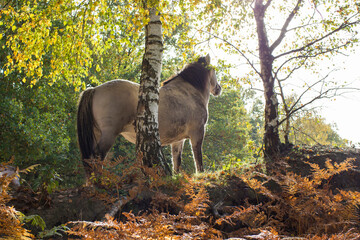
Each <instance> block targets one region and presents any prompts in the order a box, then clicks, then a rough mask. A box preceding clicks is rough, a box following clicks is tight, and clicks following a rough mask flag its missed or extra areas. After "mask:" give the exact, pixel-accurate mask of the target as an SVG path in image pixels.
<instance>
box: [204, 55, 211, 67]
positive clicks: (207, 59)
mask: <svg viewBox="0 0 360 240" xmlns="http://www.w3.org/2000/svg"><path fill="white" fill-rule="evenodd" d="M205 62H206V65H210V54H207V55H206V56H205Z"/></svg>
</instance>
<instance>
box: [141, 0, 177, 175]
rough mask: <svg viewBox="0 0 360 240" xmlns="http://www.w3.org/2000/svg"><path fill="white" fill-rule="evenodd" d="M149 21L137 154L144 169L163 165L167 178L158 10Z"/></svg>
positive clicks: (142, 78) (160, 31)
mask: <svg viewBox="0 0 360 240" xmlns="http://www.w3.org/2000/svg"><path fill="white" fill-rule="evenodd" d="M145 5H146V3H145ZM145 8H146V6H145ZM149 17H150V22H149V23H148V24H147V26H146V29H145V31H146V39H145V54H144V57H143V62H142V71H141V78H140V90H139V102H138V107H137V118H136V154H137V157H140V158H141V159H142V162H143V164H144V165H145V166H148V167H152V166H153V165H154V164H157V165H158V164H160V165H162V167H163V168H164V170H165V173H166V174H171V170H170V167H169V166H168V165H167V164H166V162H165V158H164V155H163V153H162V150H161V144H160V137H159V126H158V106H159V84H160V74H161V61H162V53H163V39H162V26H161V21H160V16H159V14H157V10H156V8H155V7H152V8H149Z"/></svg>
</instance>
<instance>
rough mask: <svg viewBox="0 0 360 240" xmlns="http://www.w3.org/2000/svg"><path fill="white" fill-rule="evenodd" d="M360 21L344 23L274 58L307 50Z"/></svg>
mask: <svg viewBox="0 0 360 240" xmlns="http://www.w3.org/2000/svg"><path fill="white" fill-rule="evenodd" d="M359 23H360V20H357V21H355V22H351V23H342V24H341V25H340V26H339V27H338V28H336V29H335V30H333V31H331V32H329V33H327V34H325V35H324V36H322V37H320V38H318V39H315V40H313V41H311V42H309V43H308V44H306V45H304V46H302V47H300V48H297V49H293V50H291V51H288V52H284V53H281V54H279V55H277V56H275V57H274V59H276V58H280V57H283V56H286V55H289V54H292V53H296V52H301V51H303V50H305V49H306V48H308V47H311V46H312V45H314V44H315V43H318V42H321V41H322V40H324V39H325V38H328V37H329V36H331V35H333V34H335V33H337V32H339V31H341V30H343V29H345V28H347V27H349V26H352V25H356V24H359Z"/></svg>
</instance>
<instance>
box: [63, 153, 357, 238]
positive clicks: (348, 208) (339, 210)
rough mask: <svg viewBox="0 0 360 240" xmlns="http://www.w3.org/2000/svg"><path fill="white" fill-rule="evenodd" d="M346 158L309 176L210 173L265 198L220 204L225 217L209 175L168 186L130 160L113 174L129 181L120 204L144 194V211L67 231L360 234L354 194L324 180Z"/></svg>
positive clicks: (111, 234)
mask: <svg viewBox="0 0 360 240" xmlns="http://www.w3.org/2000/svg"><path fill="white" fill-rule="evenodd" d="M352 161H354V159H347V160H346V161H344V162H342V163H341V164H337V163H334V164H333V163H332V162H331V161H330V160H328V161H326V167H325V168H323V169H322V168H320V167H319V166H318V165H316V164H311V163H309V165H310V166H311V168H312V173H311V175H310V176H308V177H301V176H300V175H298V174H296V173H293V172H289V171H285V170H284V169H281V168H276V169H277V170H276V171H272V172H271V174H268V175H267V174H264V173H263V172H262V169H263V167H262V166H257V167H252V168H249V169H247V170H246V171H244V170H241V171H236V170H234V169H233V170H232V171H231V173H229V172H226V171H221V172H217V173H214V175H215V176H216V177H214V181H215V182H216V184H219V182H223V183H224V184H226V179H228V178H234V177H235V178H237V179H238V180H239V181H243V182H245V183H246V184H247V185H248V187H250V188H252V189H253V190H254V191H255V192H256V194H257V195H258V196H260V195H261V196H263V197H262V199H264V197H265V199H266V200H265V201H262V202H258V203H256V204H254V203H250V202H249V201H245V203H244V204H243V206H224V207H226V208H227V211H226V214H223V215H219V214H214V209H213V208H214V206H212V204H211V199H210V197H209V194H208V191H207V187H206V186H208V185H209V184H208V181H211V179H212V177H211V173H207V174H204V175H203V176H202V177H201V175H200V176H197V177H196V178H190V177H188V176H187V175H183V176H182V177H179V176H177V178H176V184H174V182H172V181H169V179H168V178H165V177H163V176H162V175H161V174H160V173H159V172H158V171H157V170H156V168H152V169H151V168H145V167H143V166H141V165H140V164H136V165H132V166H129V167H128V168H126V169H127V170H126V172H125V173H124V174H122V175H121V176H120V177H119V176H118V178H120V179H121V181H120V182H122V183H121V184H122V187H124V186H125V185H131V186H132V187H131V188H129V187H128V189H129V191H128V194H127V197H125V199H126V202H128V201H131V200H133V199H135V198H136V196H138V195H141V194H142V192H144V191H150V192H152V193H153V194H152V202H151V204H150V205H149V209H147V211H143V212H141V213H139V214H134V213H132V212H130V213H126V212H124V213H123V215H124V216H125V217H126V219H125V220H122V221H120V220H116V219H114V218H113V217H112V216H107V217H106V219H105V220H104V221H102V222H83V221H81V222H71V223H69V225H71V226H72V227H71V231H69V234H71V235H75V236H80V237H82V238H84V239H99V238H101V239H223V238H228V237H245V238H247V239H282V238H284V237H285V236H301V237H304V238H305V239H314V240H320V239H360V234H359V228H358V227H359V213H358V210H359V205H360V193H359V192H356V191H344V190H336V191H334V192H333V191H332V190H331V188H330V185H329V182H330V180H331V178H332V177H333V176H334V175H336V174H339V173H341V172H343V171H347V170H349V169H351V168H353V167H354V166H353V165H352ZM280 165H281V164H280ZM104 175H105V176H107V175H109V173H105V174H104ZM105 178H106V179H111V178H110V177H109V176H108V177H105ZM219 178H222V180H219ZM130 179H131V180H130ZM215 179H216V180H215ZM124 183H126V184H125V185H124ZM164 188H166V189H169V188H172V190H173V191H172V192H171V193H169V191H164ZM165 192H167V193H165ZM174 209H177V210H176V211H174ZM229 209H230V211H229ZM224 225H228V226H232V228H231V229H232V230H231V231H230V232H226V231H224V230H222V229H224ZM99 236H100V237H99Z"/></svg>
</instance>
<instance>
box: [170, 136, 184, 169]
mask: <svg viewBox="0 0 360 240" xmlns="http://www.w3.org/2000/svg"><path fill="white" fill-rule="evenodd" d="M184 141H185V140H181V141H179V142H175V143H173V144H171V153H172V161H173V170H174V173H178V172H179V169H180V164H181V154H182V151H183V148H184Z"/></svg>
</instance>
